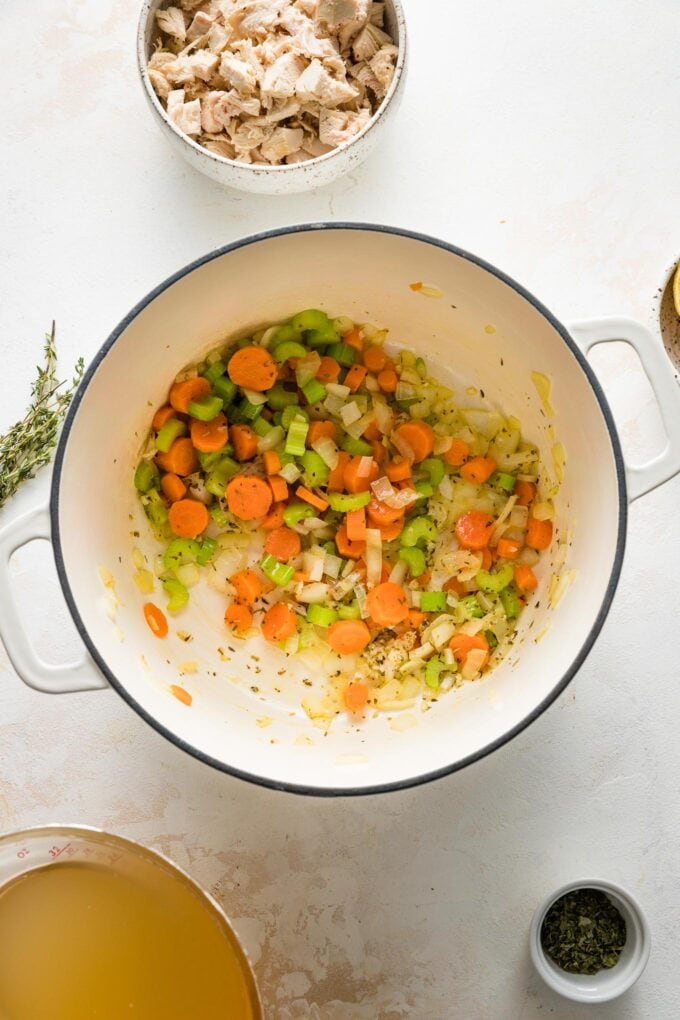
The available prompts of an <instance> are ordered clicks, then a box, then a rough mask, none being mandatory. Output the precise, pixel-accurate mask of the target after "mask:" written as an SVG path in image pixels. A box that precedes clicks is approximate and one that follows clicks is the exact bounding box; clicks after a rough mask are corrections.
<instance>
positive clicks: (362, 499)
mask: <svg viewBox="0 0 680 1020" xmlns="http://www.w3.org/2000/svg"><path fill="white" fill-rule="evenodd" d="M328 502H329V503H330V505H331V510H337V511H338V512H339V513H341V514H346V513H349V512H350V511H351V510H361V508H362V507H364V506H368V504H369V503H370V502H371V493H370V492H357V493H356V494H346V493H344V492H329V493H328Z"/></svg>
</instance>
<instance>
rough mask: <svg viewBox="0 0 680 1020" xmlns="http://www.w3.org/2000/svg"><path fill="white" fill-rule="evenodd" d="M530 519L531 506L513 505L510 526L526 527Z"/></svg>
mask: <svg viewBox="0 0 680 1020" xmlns="http://www.w3.org/2000/svg"><path fill="white" fill-rule="evenodd" d="M528 520H529V507H527V506H513V508H512V512H511V514H510V526H511V527H512V528H526V526H527V521H528Z"/></svg>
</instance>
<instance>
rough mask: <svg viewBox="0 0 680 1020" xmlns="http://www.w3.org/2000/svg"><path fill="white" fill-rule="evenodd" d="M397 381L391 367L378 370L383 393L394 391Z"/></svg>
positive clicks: (379, 383)
mask: <svg viewBox="0 0 680 1020" xmlns="http://www.w3.org/2000/svg"><path fill="white" fill-rule="evenodd" d="M398 383H399V377H398V376H397V373H396V372H395V371H394V369H393V368H383V370H382V372H378V386H379V387H380V389H381V390H382V391H383V393H394V391H395V390H396V388H397V384H398ZM422 459H423V458H422V457H421V460H422Z"/></svg>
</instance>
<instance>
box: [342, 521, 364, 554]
mask: <svg viewBox="0 0 680 1020" xmlns="http://www.w3.org/2000/svg"><path fill="white" fill-rule="evenodd" d="M335 545H336V548H337V550H338V552H339V553H340V555H341V556H347V557H348V558H349V559H351V560H356V559H358V558H359V556H363V555H364V553H365V552H366V543H365V542H353V541H352V540H351V539H350V537H349V536H348V534H347V526H346V525H345V524H341V525H340V527H339V528H338V530H337V531H336V533H335Z"/></svg>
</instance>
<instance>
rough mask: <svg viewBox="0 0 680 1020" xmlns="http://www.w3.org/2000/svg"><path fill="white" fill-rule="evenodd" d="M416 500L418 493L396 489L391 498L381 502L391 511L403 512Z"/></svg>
mask: <svg viewBox="0 0 680 1020" xmlns="http://www.w3.org/2000/svg"><path fill="white" fill-rule="evenodd" d="M417 499H418V493H417V492H416V491H415V489H398V490H395V491H394V493H393V494H392V495H391V496H388V498H387V499H385V500H383V502H384V503H385V504H386V505H387V506H389V507H391V509H392V510H403V509H404V507H407V506H410V505H411V503H415V501H416V500H417Z"/></svg>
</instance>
